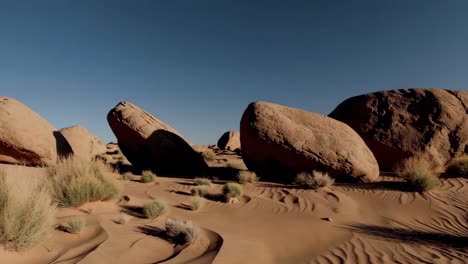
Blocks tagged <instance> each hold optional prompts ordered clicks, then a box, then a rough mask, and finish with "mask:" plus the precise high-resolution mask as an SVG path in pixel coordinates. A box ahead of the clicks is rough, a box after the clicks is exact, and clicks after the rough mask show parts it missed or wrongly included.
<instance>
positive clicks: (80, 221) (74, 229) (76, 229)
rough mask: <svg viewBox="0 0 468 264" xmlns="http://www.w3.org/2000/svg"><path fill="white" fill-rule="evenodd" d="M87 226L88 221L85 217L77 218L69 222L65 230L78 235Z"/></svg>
mask: <svg viewBox="0 0 468 264" xmlns="http://www.w3.org/2000/svg"><path fill="white" fill-rule="evenodd" d="M85 225H86V220H85V219H84V218H83V217H79V216H75V217H73V218H72V219H70V221H68V223H67V225H66V226H65V230H66V231H67V232H68V233H70V234H78V233H80V232H81V229H83V227H84V226H85Z"/></svg>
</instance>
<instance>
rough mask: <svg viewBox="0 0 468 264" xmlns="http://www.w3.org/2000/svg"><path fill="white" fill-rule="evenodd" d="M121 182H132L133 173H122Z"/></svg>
mask: <svg viewBox="0 0 468 264" xmlns="http://www.w3.org/2000/svg"><path fill="white" fill-rule="evenodd" d="M122 180H125V181H130V180H133V173H131V172H126V173H124V174H123V175H122Z"/></svg>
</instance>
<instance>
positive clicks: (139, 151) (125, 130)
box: [107, 102, 207, 175]
mask: <svg viewBox="0 0 468 264" xmlns="http://www.w3.org/2000/svg"><path fill="white" fill-rule="evenodd" d="M107 121H108V122H109V126H110V127H111V129H112V131H113V132H114V134H115V136H116V137H117V140H118V144H119V147H120V149H121V151H122V153H123V154H124V155H125V157H127V158H128V160H129V161H130V163H132V164H133V165H134V166H136V167H138V168H141V169H151V170H153V171H155V172H156V173H160V174H181V173H183V174H187V175H197V174H199V173H201V172H203V171H204V170H205V169H206V168H207V165H206V163H205V161H204V160H203V158H202V157H201V156H200V154H198V153H197V152H196V151H195V150H194V149H193V148H192V147H191V146H190V145H189V143H187V141H186V140H185V139H184V138H183V137H182V136H181V135H180V133H179V132H177V130H175V129H174V128H172V127H170V126H169V125H167V124H165V123H164V122H162V121H161V120H159V119H157V118H156V117H154V116H152V115H151V114H149V113H147V112H145V111H143V110H142V109H141V108H139V107H137V106H135V105H134V104H132V103H130V102H120V103H119V104H117V106H115V107H114V108H113V109H112V110H111V111H110V112H109V114H108V115H107Z"/></svg>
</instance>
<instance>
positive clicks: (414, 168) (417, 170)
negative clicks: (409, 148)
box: [395, 157, 439, 192]
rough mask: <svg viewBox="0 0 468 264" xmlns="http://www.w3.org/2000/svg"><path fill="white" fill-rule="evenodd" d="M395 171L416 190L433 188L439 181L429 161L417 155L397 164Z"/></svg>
mask: <svg viewBox="0 0 468 264" xmlns="http://www.w3.org/2000/svg"><path fill="white" fill-rule="evenodd" d="M395 172H396V173H397V174H398V175H399V176H400V177H402V178H404V179H405V180H406V181H407V182H408V183H409V184H410V186H411V188H412V189H414V190H415V191H418V192H424V191H427V190H430V189H434V188H436V187H437V185H438V182H439V180H438V177H437V174H436V173H435V172H434V168H433V167H432V166H431V164H430V163H429V161H427V160H425V159H422V158H418V157H411V158H408V159H406V160H404V161H403V162H402V163H401V164H399V165H398V166H397V168H396V169H395Z"/></svg>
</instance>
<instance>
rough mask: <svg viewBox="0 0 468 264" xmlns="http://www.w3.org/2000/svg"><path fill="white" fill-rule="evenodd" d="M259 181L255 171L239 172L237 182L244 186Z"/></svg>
mask: <svg viewBox="0 0 468 264" xmlns="http://www.w3.org/2000/svg"><path fill="white" fill-rule="evenodd" d="M258 180H259V177H258V176H257V174H256V173H255V172H253V171H239V172H238V173H237V181H238V182H239V183H240V184H244V183H247V182H250V183H254V182H257V181H258Z"/></svg>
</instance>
